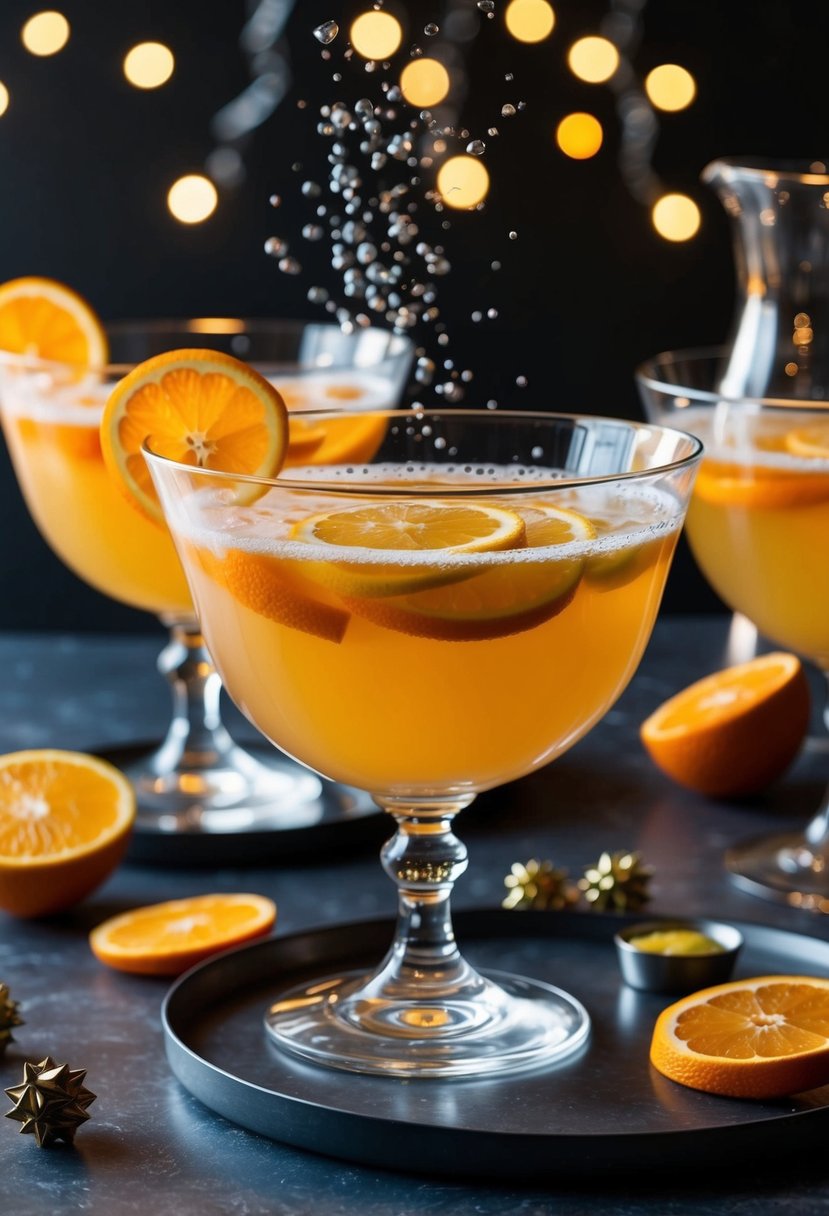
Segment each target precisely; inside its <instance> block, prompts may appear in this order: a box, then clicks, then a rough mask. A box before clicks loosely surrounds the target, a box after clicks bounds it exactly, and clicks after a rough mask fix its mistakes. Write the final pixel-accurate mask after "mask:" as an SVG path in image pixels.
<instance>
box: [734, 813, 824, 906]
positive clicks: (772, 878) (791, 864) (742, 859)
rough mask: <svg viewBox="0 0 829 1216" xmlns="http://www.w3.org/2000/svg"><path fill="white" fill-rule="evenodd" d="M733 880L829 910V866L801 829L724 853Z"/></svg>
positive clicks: (769, 895) (767, 895)
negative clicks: (813, 848) (815, 850)
mask: <svg viewBox="0 0 829 1216" xmlns="http://www.w3.org/2000/svg"><path fill="white" fill-rule="evenodd" d="M725 866H726V869H727V870H728V872H729V875H730V877H731V880H732V882H733V883H734V884H735V885H736V886H738V887H739V888H740V889H741V890H743V891H747V892H748V893H749V894H750V895H759V896H760V897H761V898H762V899H771V900H774V901H776V902H777V903H784V904H788V905H789V907H791V908H804V909H806V910H807V911H811V912H827V913H829V866H827V864H826V859H825V858H824V857H822V856H820V855H819V854H817V853H814V852H812V849H811V846H810V845H809V842H808V840H807V839H806V837H805V836H804V835H803V833H802V832H788V833H785V834H782V835H779V836H761V837H758V838H757V839H755V840H749V841H746V842H745V843H743V844H739V845H735V847H734V848H733V849H729V850H728V852H727V853H726V855H725Z"/></svg>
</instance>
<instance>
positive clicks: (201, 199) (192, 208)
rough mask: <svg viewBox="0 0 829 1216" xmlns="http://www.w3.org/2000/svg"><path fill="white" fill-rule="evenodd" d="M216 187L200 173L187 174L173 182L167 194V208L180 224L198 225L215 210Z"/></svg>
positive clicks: (217, 198)
mask: <svg viewBox="0 0 829 1216" xmlns="http://www.w3.org/2000/svg"><path fill="white" fill-rule="evenodd" d="M218 201H219V196H218V194H217V193H216V187H215V186H214V185H213V183H212V182H211V181H210V179H209V178H207V177H202V175H201V174H200V173H188V174H186V176H185V177H180V178H179V179H178V181H176V182H173V184H172V186H171V187H170V189H169V190H168V192H167V206H168V207H169V208H170V211H171V212H172V213H173V215H174V216H175V217H176V219H177V220H180V221H181V223H182V224H200V223H201V222H202V220H206V219H207V217H208V216H209V215H212V214H213V212H214V211H215V210H216V204H217V203H218Z"/></svg>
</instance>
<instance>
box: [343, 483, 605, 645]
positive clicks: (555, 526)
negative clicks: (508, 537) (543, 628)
mask: <svg viewBox="0 0 829 1216" xmlns="http://www.w3.org/2000/svg"><path fill="white" fill-rule="evenodd" d="M523 518H524V526H525V535H526V545H527V547H528V548H531V549H534V550H538V551H539V554H538V556H537V557H532V558H530V557H529V556H528V558H527V559H525V560H520V561H515V562H509V563H503V564H498V565H492V564H489V563H487V562H486V559H485V558H484V559H483V560H482V563H481V566H480V569H476V567H474V566H472V567H467V568H466V571H465V577H464V578H463V579H456V580H454V581H453V582H452V583H451V584H449V585H448V586H447V585H444V586H434V587H430V588H425V589H422V590H415V591H409V592H408V593H406V594H398V595H396V596H395V597H394V599H385V600H376V599H370V598H368V597H366V598H363V599H357V598H352V597H345V596H344V597H343V598H344V600H345V603H346V604H347V605H348V607H349V608H350V609H351V611H352V612H354V613H355V614H358V615H362V616H364V617H366V618H368V619H369V620H372V621H374V622H375V623H376V624H379V625H384V626H386V627H387V628H389V629H397V630H398V631H400V632H402V633H408V634H412V635H413V636H415V637H428V638H437V639H441V640H444V641H459V642H460V641H484V640H487V639H492V638H500V637H507V636H508V635H510V634H514V633H522V632H523V631H524V630H526V629H531V628H533V627H534V626H535V625H539V624H542V623H543V622H544V621H547V620H550V619H551V618H552V617H554V616H557V615H558V613H559V612H561V611H562V610H563V609H564V608H566V607H567V605H568V604H569V603H570V601H571V600H572V598H573V596H574V595H575V593H576V590H577V588H578V585H579V582H580V581H581V577H582V573H583V571H584V564H585V558H584V557H582V556H577V557H564V558H556V556H555V554H554V552H552V553H551V552H550V550H553V551H554V550H555V548H557V547H559V546H562V545H568V544H571V543H573V542H579V541H592V540H595V537H596V531H595V528H594V527H593V525H592V524H591V522H590V520H589V519H586V518H585V517H584V516H583V515H578V514H577V513H576V512H575V511H569V510H564V509H562V508H557V507H550V506H546V505H544V506H540V505H533V506H531V507H528V508H525V509H524V511H523Z"/></svg>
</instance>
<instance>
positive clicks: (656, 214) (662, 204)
mask: <svg viewBox="0 0 829 1216" xmlns="http://www.w3.org/2000/svg"><path fill="white" fill-rule="evenodd" d="M651 219H652V221H653V226H654V228H655V229H656V231H657V232H658V233H659V235H660V236H661V237H664V238H665V240H666V241H690V239H691V237H692V236H696V234H697V232H698V231H699V225H700V212H699V207H698V206H697V205H696V203H695V202H694V200H693V199H692V198H689V197H688V195H687V194H663V195H662V197H661V198H660V199H657V201H656V202H655V203H654V205H653V210H652V211H651Z"/></svg>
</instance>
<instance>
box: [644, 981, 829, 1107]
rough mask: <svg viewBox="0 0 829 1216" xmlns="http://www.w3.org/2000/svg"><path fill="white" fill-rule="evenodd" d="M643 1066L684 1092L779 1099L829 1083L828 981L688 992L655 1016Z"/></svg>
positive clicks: (740, 985)
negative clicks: (682, 1087)
mask: <svg viewBox="0 0 829 1216" xmlns="http://www.w3.org/2000/svg"><path fill="white" fill-rule="evenodd" d="M650 1058H651V1063H652V1064H653V1066H654V1067H655V1068H656V1069H657V1070H658V1071H659V1072H661V1073H662V1074H663V1075H664V1076H666V1077H669V1078H670V1079H671V1080H672V1081H677V1082H678V1083H679V1084H680V1085H687V1086H688V1087H689V1088H690V1089H701V1090H704V1091H705V1092H706V1093H712V1094H723V1095H724V1096H726V1097H731V1098H782V1097H785V1096H786V1095H788V1094H796V1093H801V1092H802V1091H803V1090H808V1089H815V1088H817V1086H820V1085H826V1084H827V1082H829V980H825V979H815V978H813V977H811V976H803V975H769V976H762V977H760V978H759V979H747V980H735V981H733V982H732V983H729V984H719V985H718V986H717V987H715V988H706V989H704V990H703V991H702V992H695V993H692V995H691V996H687V997H684V998H683V999H682V1000H681V1001H677V1002H676V1003H675V1004H674V1005H670V1006H669V1007H668V1008H667V1009H665V1010H663V1012H662V1013H661V1014H660V1015H659V1017H658V1019H657V1022H656V1025H655V1027H654V1031H653V1039H652V1042H651V1053H650Z"/></svg>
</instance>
